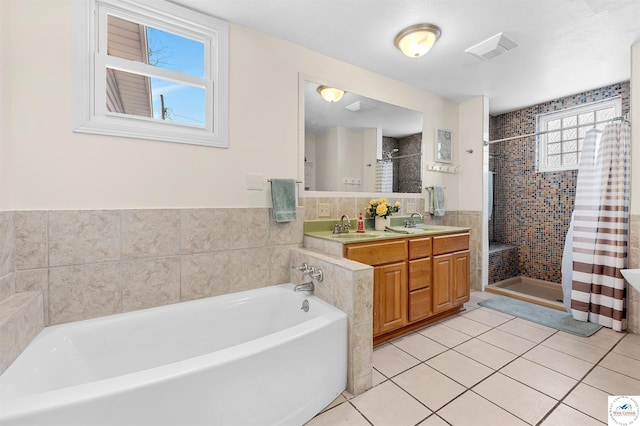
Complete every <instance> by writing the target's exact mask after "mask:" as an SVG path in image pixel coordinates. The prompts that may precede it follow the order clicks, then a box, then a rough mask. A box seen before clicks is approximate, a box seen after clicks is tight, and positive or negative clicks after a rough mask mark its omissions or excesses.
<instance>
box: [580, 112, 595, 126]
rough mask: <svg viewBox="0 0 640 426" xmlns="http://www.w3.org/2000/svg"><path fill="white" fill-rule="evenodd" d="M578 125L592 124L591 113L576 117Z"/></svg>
mask: <svg viewBox="0 0 640 426" xmlns="http://www.w3.org/2000/svg"><path fill="white" fill-rule="evenodd" d="M578 123H579V124H587V123H593V112H585V113H584V114H580V115H579V116H578Z"/></svg>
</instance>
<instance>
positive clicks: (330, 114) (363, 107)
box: [304, 81, 422, 193]
mask: <svg viewBox="0 0 640 426" xmlns="http://www.w3.org/2000/svg"><path fill="white" fill-rule="evenodd" d="M320 86H321V84H320V83H316V82H312V81H305V83H304V129H305V131H304V133H305V142H304V186H305V190H307V191H341V192H402V193H421V192H422V113H421V112H418V111H413V110H410V109H407V108H402V107H399V106H396V105H391V104H388V103H386V102H382V101H379V100H376V99H371V98H367V97H365V96H361V95H358V94H355V93H349V92H346V93H345V94H344V96H343V97H342V98H341V99H339V100H337V101H335V102H327V101H325V100H324V99H323V98H322V97H321V96H320V93H319V92H318V88H319V87H320Z"/></svg>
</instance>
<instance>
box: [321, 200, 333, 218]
mask: <svg viewBox="0 0 640 426" xmlns="http://www.w3.org/2000/svg"><path fill="white" fill-rule="evenodd" d="M329 216H331V204H327V203H318V217H329Z"/></svg>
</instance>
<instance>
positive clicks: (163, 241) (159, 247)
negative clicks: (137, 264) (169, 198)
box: [122, 210, 180, 259]
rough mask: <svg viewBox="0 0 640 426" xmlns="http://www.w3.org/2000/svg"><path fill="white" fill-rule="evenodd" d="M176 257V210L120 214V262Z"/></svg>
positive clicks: (133, 211)
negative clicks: (121, 259) (123, 260)
mask: <svg viewBox="0 0 640 426" xmlns="http://www.w3.org/2000/svg"><path fill="white" fill-rule="evenodd" d="M177 254H180V211H179V210H124V211H123V212H122V258H123V259H144V258H149V257H164V256H174V255H177Z"/></svg>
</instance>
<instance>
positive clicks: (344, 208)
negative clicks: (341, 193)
mask: <svg viewBox="0 0 640 426" xmlns="http://www.w3.org/2000/svg"><path fill="white" fill-rule="evenodd" d="M359 211H362V210H359V209H358V207H357V205H356V198H351V197H346V198H342V197H340V198H338V199H337V207H336V219H340V217H342V215H343V214H346V215H347V216H349V219H351V220H358V212H359ZM364 216H365V215H363V217H364Z"/></svg>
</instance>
